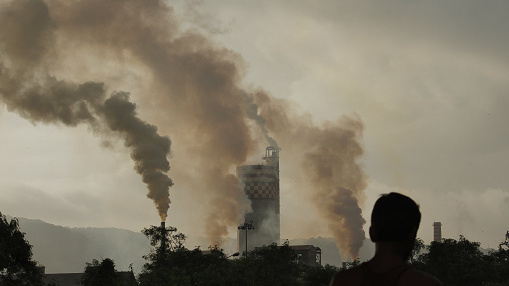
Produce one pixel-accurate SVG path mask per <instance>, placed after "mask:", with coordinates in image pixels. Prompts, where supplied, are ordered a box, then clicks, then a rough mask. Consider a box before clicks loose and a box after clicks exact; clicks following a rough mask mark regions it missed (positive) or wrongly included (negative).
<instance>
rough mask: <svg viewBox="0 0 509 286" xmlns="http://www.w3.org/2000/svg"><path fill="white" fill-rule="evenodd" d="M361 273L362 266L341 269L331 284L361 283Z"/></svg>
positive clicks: (333, 285)
mask: <svg viewBox="0 0 509 286" xmlns="http://www.w3.org/2000/svg"><path fill="white" fill-rule="evenodd" d="M361 275H362V270H361V266H356V267H353V268H350V269H347V270H343V271H340V272H338V273H336V275H334V277H333V278H332V280H331V283H330V286H339V285H352V286H353V285H360V281H361Z"/></svg>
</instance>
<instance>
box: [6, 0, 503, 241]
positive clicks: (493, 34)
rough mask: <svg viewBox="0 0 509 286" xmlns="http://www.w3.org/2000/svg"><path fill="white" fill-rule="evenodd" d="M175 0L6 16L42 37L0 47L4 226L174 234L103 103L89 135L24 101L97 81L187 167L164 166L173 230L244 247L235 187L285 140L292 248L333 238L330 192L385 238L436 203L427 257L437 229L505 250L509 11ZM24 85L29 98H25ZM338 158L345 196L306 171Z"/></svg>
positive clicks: (29, 0)
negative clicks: (398, 207) (395, 206)
mask: <svg viewBox="0 0 509 286" xmlns="http://www.w3.org/2000/svg"><path fill="white" fill-rule="evenodd" d="M156 2H158V1H150V2H147V3H152V4H153V6H151V5H152V4H150V5H149V4H147V7H138V6H137V5H136V4H133V3H134V2H133V1H125V5H124V4H123V3H122V4H118V3H116V4H115V1H89V2H88V4H83V3H82V4H83V5H81V6H80V5H78V4H79V3H78V4H76V5H65V4H62V3H65V2H63V1H48V3H44V2H42V1H38V0H23V1H19V3H22V4H12V2H11V1H1V2H0V3H1V8H0V9H1V10H0V11H2V12H0V15H2V16H0V22H1V21H6V23H11V25H14V26H15V27H17V28H19V29H20V31H24V32H26V33H25V34H24V35H26V37H25V38H23V37H20V39H21V40H20V39H18V38H17V36H13V35H8V36H6V37H3V38H2V39H0V42H1V43H0V50H2V52H3V54H4V55H3V56H0V58H1V63H2V66H5V67H7V70H8V71H9V72H7V73H6V74H7V76H6V79H5V80H3V81H0V82H1V83H2V85H3V86H2V85H0V94H1V95H2V97H1V100H0V146H1V148H0V158H2V159H1V160H0V197H1V199H0V211H1V212H3V213H6V214H9V215H12V216H19V217H27V218H37V219H41V220H44V221H47V222H50V223H54V224H58V225H64V226H70V227H118V228H126V229H130V230H133V231H140V230H141V229H143V228H144V227H147V226H149V225H157V224H159V222H160V220H161V218H160V216H159V214H158V211H157V210H156V208H155V207H154V201H153V200H151V199H149V198H147V192H148V191H147V186H146V184H145V183H144V182H143V181H142V178H141V177H140V174H141V173H143V172H141V173H140V172H138V169H137V170H135V169H134V168H133V167H134V163H133V159H132V156H133V155H132V154H133V148H135V147H132V146H133V145H129V144H128V142H130V141H129V136H128V135H126V134H127V133H129V132H130V131H127V133H125V131H122V130H120V131H119V130H118V129H115V127H114V126H113V125H112V123H111V121H110V120H109V118H110V117H108V115H107V113H106V112H105V111H104V109H105V104H104V106H103V102H102V101H100V100H98V101H97V102H95V101H91V102H88V101H87V104H88V105H87V106H88V108H89V110H90V112H91V113H93V115H94V116H92V117H91V119H89V118H88V117H87V118H85V117H83V118H79V119H80V120H81V121H76V122H75V123H73V122H66V121H65V120H64V119H65V116H64V117H51V118H48V117H44V116H46V114H39V113H37V114H36V113H30V112H27V111H26V110H27V109H26V108H27V107H26V105H23V103H24V102H21V101H16V99H15V98H16V96H19V94H21V93H22V92H24V89H23V88H25V87H26V86H25V85H27V86H28V87H33V86H38V87H40V86H45V85H44V84H45V83H48V85H49V86H50V87H48V90H53V89H51V88H52V86H51V85H50V84H51V82H52V79H56V80H57V81H58V80H60V81H65V82H66V83H69V84H68V85H69V86H71V87H70V88H69V89H70V90H75V89H73V88H75V86H74V85H73V84H71V83H76V85H77V83H85V82H92V83H93V85H94V86H96V85H97V86H100V87H98V89H99V90H100V92H99V93H104V94H103V97H104V98H116V97H114V95H115V94H118V92H129V93H130V96H129V99H128V100H127V99H126V98H124V97H121V99H125V100H126V101H129V102H132V103H134V104H136V112H137V113H136V116H137V117H136V118H139V119H140V120H142V121H143V122H145V123H147V124H148V125H142V126H145V127H146V126H157V132H154V133H157V136H161V138H166V137H167V138H169V139H171V151H168V152H166V151H164V150H163V151H164V152H166V157H167V161H168V162H169V165H170V167H171V169H170V170H169V172H166V171H165V170H164V167H163V168H162V169H158V172H161V173H164V174H167V175H168V177H169V178H171V180H172V181H173V185H172V186H171V187H169V198H170V200H171V203H169V210H168V218H167V224H169V225H173V226H176V227H177V228H178V229H179V231H182V232H184V233H186V234H189V235H190V236H205V237H209V238H211V240H212V241H214V242H215V240H214V238H221V237H236V223H237V219H238V218H237V217H236V216H237V215H238V213H239V212H242V211H246V210H248V209H249V203H248V202H246V201H245V198H243V197H242V196H239V195H238V194H237V193H235V191H232V190H235V187H234V186H233V185H234V184H235V167H236V166H237V165H241V164H259V163H261V156H262V155H263V154H264V148H265V146H266V145H267V141H266V140H265V138H266V137H265V136H268V137H270V138H274V139H275V140H276V141H277V142H278V144H279V147H280V148H281V159H280V166H281V238H282V239H292V238H306V237H317V236H326V237H330V236H333V235H334V230H333V227H331V225H332V224H334V221H333V219H334V218H333V217H332V218H331V217H330V216H327V214H324V212H323V210H321V209H322V207H323V208H325V209H329V207H331V206H330V205H329V201H328V200H329V197H328V195H331V194H332V195H331V196H334V194H337V193H334V191H331V193H328V192H329V191H330V190H324V189H323V188H322V185H320V184H336V185H338V187H339V186H340V185H341V186H343V185H342V184H343V183H344V182H346V183H344V184H346V185H347V187H348V189H351V190H352V192H351V195H352V196H353V197H354V198H355V201H356V203H358V206H359V207H360V209H361V210H362V218H363V219H364V220H365V221H366V223H365V224H362V222H361V221H360V220H359V218H360V217H357V218H358V219H357V223H358V224H360V228H362V229H363V230H364V231H365V232H366V233H367V228H368V227H369V215H370V212H371V209H372V206H373V204H374V202H375V200H376V199H377V198H378V196H379V195H380V194H382V193H387V192H391V191H397V192H401V193H403V194H406V195H408V196H410V197H412V198H413V199H414V200H415V201H416V202H417V203H418V204H419V205H420V209H421V212H422V215H423V217H422V222H421V228H420V230H419V233H418V236H419V237H421V238H422V239H423V240H424V241H425V242H426V243H429V242H430V241H431V239H432V236H433V233H432V223H433V222H434V221H440V222H442V234H443V237H445V238H454V239H458V238H459V236H460V235H464V236H465V237H466V238H467V239H469V240H471V241H479V242H481V246H482V247H484V248H488V247H491V248H496V247H497V246H498V243H500V242H501V241H502V240H503V239H504V235H505V232H506V231H507V230H509V223H508V222H507V219H506V218H507V217H508V216H509V176H507V170H509V131H508V129H507V128H506V126H505V124H506V123H507V122H509V113H507V112H506V110H505V109H506V108H507V107H508V106H509V94H508V93H509V58H508V57H507V50H509V34H508V33H507V31H508V30H509V19H508V18H507V17H506V15H507V14H508V13H509V3H507V2H506V1H489V2H486V1H483V2H482V3H481V2H480V1H447V2H444V1H435V0H433V1H395V0H389V1H383V2H381V1H355V2H351V1H327V0H324V1H319V2H317V1H301V0H297V1H244V0H241V1H233V0H232V1H190V2H189V1H168V2H166V3H167V5H168V6H165V4H164V3H156ZM73 3H74V2H73ZM154 3H155V4H154ZM18 5H19V7H18ZM22 5H27V6H26V7H24V6H22ZM118 5H121V6H122V7H119V6H118ZM74 6H76V7H74ZM140 6H141V5H140ZM27 7H28V8H30V9H28V8H27ZM161 7H163V8H161ZM16 11H18V13H19V14H16ZM19 11H23V12H19ZM26 11H35V12H34V13H33V14H31V13H28V12H26ZM41 11H42V12H41ZM112 11H116V12H117V13H113V12H112ZM36 12H37V13H36ZM138 12H139V13H138ZM9 15H15V16H14V17H12V16H9ZM34 15H35V16H34ZM37 15H43V16H37ZM91 15H92V16H91ZM1 17H3V18H4V19H3V20H2V18H1ZM30 17H35V18H34V19H43V20H41V23H42V24H40V23H39V24H38V25H37V26H31V24H30V23H32V22H31V20H28V21H25V20H26V19H32V18H30ZM37 17H39V18H37ZM44 17H46V18H44ZM19 19H21V20H19ZM44 19H49V20H44ZM112 19H113V20H112ZM18 20H19V21H18ZM110 21H113V22H110ZM18 22H20V23H22V24H23V23H25V24H26V23H28V24H26V25H25V24H23V25H22V24H20V25H18V26H16V25H17V24H12V23H18ZM4 24H5V23H4ZM32 24H33V23H32ZM45 25H46V26H45ZM42 26H44V27H47V29H46V28H45V29H46V30H45V29H43V28H40V27H42ZM4 27H8V25H4ZM10 27H12V26H10ZM5 31H6V30H4V34H5ZM48 31H49V32H48ZM22 34H23V33H22ZM34 39H35V40H34ZM167 39H172V40H171V41H167ZM32 41H33V43H35V44H34V45H31V46H30V45H28V44H27V45H20V44H19V43H21V44H23V43H29V44H30V43H32ZM18 45H19V46H18ZM28 46H30V47H35V48H26V47H28ZM19 47H25V48H26V49H23V48H22V49H20V48H19ZM1 74H2V73H0V75H1ZM16 76H19V78H20V79H21V80H19V81H18V80H17V78H16ZM14 78H16V82H22V81H23V80H27V78H28V80H27V81H28V82H29V83H30V84H26V83H23V84H21V85H20V86H23V88H20V89H19V90H21V91H16V92H18V93H16V92H13V94H14V97H10V96H9V95H8V93H9V92H10V90H9V88H8V87H9V85H8V84H9V83H10V82H11V81H9V80H12V81H14V80H13V79H14ZM7 79H9V80H7ZM98 83H103V85H101V84H98ZM56 85H57V84H56ZM6 86H7V87H6ZM57 86H58V85H57ZM65 86H67V85H65ZM101 86H102V87H101ZM43 89H44V88H41V90H43ZM76 90H78V91H79V88H76ZM116 92H117V93H116ZM13 98H14V99H13ZM245 98H248V100H247V102H248V103H252V102H251V101H249V100H253V102H255V105H256V106H257V107H258V112H255V115H253V114H251V113H249V112H248V109H247V108H244V105H245V104H246V100H245ZM266 98H269V99H270V100H269V101H270V102H271V103H270V104H267V103H266V101H263V99H266ZM57 99H58V100H62V98H57ZM64 101H65V100H64ZM122 102H124V101H122ZM96 104H97V105H96ZM35 108H37V106H36V107H35ZM23 110H25V111H23ZM78 115H79V114H78ZM38 116H39V117H38ZM62 118H63V119H62ZM285 120H288V122H286V121H285ZM102 122H105V123H104V125H102V124H103V123H102ZM260 122H261V123H260ZM264 124H265V125H264ZM105 128H107V129H108V130H105ZM147 128H148V129H149V130H152V129H150V127H147ZM152 131H153V130H152ZM336 131H337V133H334V132H336ZM116 132H119V134H121V135H120V136H119V135H118V134H117V133H116ZM133 132H137V130H135V131H133ZM335 134H339V135H338V136H339V137H334V136H332V135H335ZM345 134H350V135H351V136H350V135H349V136H350V137H348V136H346V135H345ZM329 135H330V138H336V139H337V138H340V139H341V138H343V139H344V138H346V137H348V138H347V139H345V140H346V141H348V142H349V143H352V144H353V143H355V144H353V145H355V146H353V145H348V144H347V145H348V146H353V147H355V148H353V149H348V148H350V147H348V148H347V147H345V148H343V147H342V146H343V145H342V143H341V142H342V141H341V142H336V141H328V140H329ZM154 136H156V135H154ZM157 136H156V137H157ZM344 136H346V137H344ZM126 138H127V139H126ZM157 138H159V137H157ZM163 141H164V140H163ZM336 145H337V146H339V147H337V149H334V146H336ZM136 146H137V145H136ZM331 146H332V147H331ZM326 147H330V148H329V149H327V148H326ZM163 149H164V148H163ZM347 149H348V150H347ZM143 150H144V149H143ZM323 150H326V152H325V153H324V154H331V157H330V158H332V160H333V162H332V163H331V162H328V163H325V164H326V165H327V164H330V165H327V166H329V167H330V168H331V169H332V170H333V171H334V172H333V173H334V175H333V176H332V178H326V180H323V178H324V177H323V176H322V175H323V174H322V173H315V172H316V170H317V165H316V164H317V163H316V162H314V161H313V162H312V161H307V160H308V159H310V158H311V159H312V158H316V157H320V156H321V155H323V154H322V153H319V152H321V151H323ZM337 150H341V152H340V151H338V152H336V151H337ZM344 150H346V151H344ZM351 150H355V152H353V153H352V152H350V151H351ZM164 152H163V153H164ZM314 155H316V156H314ZM313 156H314V157H313ZM134 157H136V156H134ZM345 157H348V158H349V159H348V160H346V159H345V160H346V161H347V162H346V163H344V164H343V158H345ZM320 158H321V157H320ZM337 161H338V162H341V163H338V164H336V163H335V162H337ZM163 163H164V162H163ZM141 165H143V164H141ZM163 165H164V164H163ZM137 166H139V165H137ZM161 170H162V171H161ZM352 170H354V171H352ZM336 171H337V172H336ZM217 178H221V180H216V179H217ZM168 185H170V184H168ZM336 185H335V186H334V187H336ZM223 190H226V191H223ZM326 195H327V196H326ZM332 199H334V200H335V197H334V198H332ZM353 210H356V209H355V208H353ZM340 213H341V212H340ZM341 215H343V214H341ZM346 216H347V215H346ZM349 229H350V228H349V227H348V224H345V225H341V226H339V231H347V230H349ZM214 231H217V233H215V232H214ZM352 237H353V236H348V239H352Z"/></svg>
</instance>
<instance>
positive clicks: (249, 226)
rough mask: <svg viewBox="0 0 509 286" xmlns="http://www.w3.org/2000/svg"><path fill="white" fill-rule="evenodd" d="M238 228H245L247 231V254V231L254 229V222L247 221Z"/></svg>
mask: <svg viewBox="0 0 509 286" xmlns="http://www.w3.org/2000/svg"><path fill="white" fill-rule="evenodd" d="M238 229H243V230H245V231H246V256H247V231H248V230H252V229H254V226H253V222H250V223H248V222H245V223H244V224H243V225H239V227H238Z"/></svg>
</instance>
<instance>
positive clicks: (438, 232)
mask: <svg viewBox="0 0 509 286" xmlns="http://www.w3.org/2000/svg"><path fill="white" fill-rule="evenodd" d="M433 241H436V242H441V241H442V223H441V222H439V221H436V222H434V223H433Z"/></svg>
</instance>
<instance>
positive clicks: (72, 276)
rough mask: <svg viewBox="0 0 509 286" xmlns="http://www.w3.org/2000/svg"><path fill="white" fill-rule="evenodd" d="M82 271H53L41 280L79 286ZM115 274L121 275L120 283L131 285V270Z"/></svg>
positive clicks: (60, 285) (58, 284)
mask: <svg viewBox="0 0 509 286" xmlns="http://www.w3.org/2000/svg"><path fill="white" fill-rule="evenodd" d="M83 274H84V273H54V274H44V275H43V281H44V283H52V284H54V285H56V286H80V285H81V278H82V277H83ZM117 274H118V275H119V276H120V277H121V279H122V281H124V284H122V285H126V286H128V285H132V282H134V274H133V273H132V272H131V271H119V272H117Z"/></svg>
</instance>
